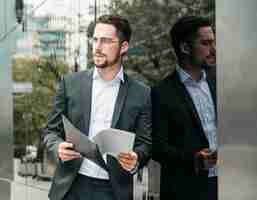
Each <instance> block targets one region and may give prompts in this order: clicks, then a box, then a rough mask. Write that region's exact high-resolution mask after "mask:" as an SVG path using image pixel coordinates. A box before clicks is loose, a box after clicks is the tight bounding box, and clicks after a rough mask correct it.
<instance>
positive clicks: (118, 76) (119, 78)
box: [93, 66, 124, 83]
mask: <svg viewBox="0 0 257 200" xmlns="http://www.w3.org/2000/svg"><path fill="white" fill-rule="evenodd" d="M93 79H94V80H95V79H102V78H101V76H100V74H99V73H98V70H97V68H96V67H95V68H94V73H93ZM116 81H121V82H122V83H123V82H124V70H123V66H121V68H120V71H119V72H118V73H117V74H116V76H115V77H114V79H113V80H111V82H116Z"/></svg>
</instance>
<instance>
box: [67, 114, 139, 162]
mask: <svg viewBox="0 0 257 200" xmlns="http://www.w3.org/2000/svg"><path fill="white" fill-rule="evenodd" d="M62 118H63V125H64V131H65V137H66V141H67V142H71V143H72V144H73V145H74V150H75V151H78V152H80V153H81V155H83V156H85V157H86V158H88V159H90V160H92V161H94V162H96V163H97V164H99V163H98V162H99V159H100V158H99V154H100V156H101V157H103V156H105V155H106V154H110V155H112V156H114V157H116V158H117V157H118V154H119V153H120V152H129V151H132V150H133V146H134V141H135V134H134V133H131V132H128V131H123V130H119V129H113V128H109V129H105V130H102V131H100V132H99V133H97V134H96V135H95V136H94V137H93V138H92V139H90V138H89V137H88V136H87V135H86V134H84V133H82V132H81V131H80V130H79V129H77V128H76V127H75V126H74V125H73V124H72V123H71V122H70V121H69V120H68V119H67V118H66V117H65V116H64V115H63V117H62Z"/></svg>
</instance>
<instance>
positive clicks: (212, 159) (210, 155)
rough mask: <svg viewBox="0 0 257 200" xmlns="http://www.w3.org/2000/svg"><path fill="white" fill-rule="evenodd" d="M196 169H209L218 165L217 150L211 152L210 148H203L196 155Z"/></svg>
mask: <svg viewBox="0 0 257 200" xmlns="http://www.w3.org/2000/svg"><path fill="white" fill-rule="evenodd" d="M195 159H196V170H197V171H199V170H201V169H204V170H208V169H210V168H213V167H215V166H216V165H217V152H211V151H210V149H207V148H205V149H202V150H201V151H199V152H197V153H196V155H195Z"/></svg>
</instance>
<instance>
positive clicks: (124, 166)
mask: <svg viewBox="0 0 257 200" xmlns="http://www.w3.org/2000/svg"><path fill="white" fill-rule="evenodd" d="M120 164H121V166H122V168H123V169H125V170H127V171H130V170H132V169H133V166H132V165H127V164H124V163H120Z"/></svg>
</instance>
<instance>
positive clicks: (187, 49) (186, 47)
mask: <svg viewBox="0 0 257 200" xmlns="http://www.w3.org/2000/svg"><path fill="white" fill-rule="evenodd" d="M179 48H180V51H181V52H182V53H184V54H187V55H190V54H191V47H190V45H189V44H188V43H187V42H182V43H181V44H180V46H179Z"/></svg>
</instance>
